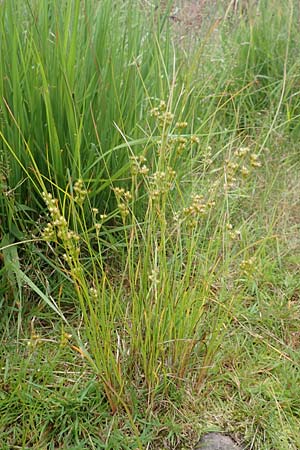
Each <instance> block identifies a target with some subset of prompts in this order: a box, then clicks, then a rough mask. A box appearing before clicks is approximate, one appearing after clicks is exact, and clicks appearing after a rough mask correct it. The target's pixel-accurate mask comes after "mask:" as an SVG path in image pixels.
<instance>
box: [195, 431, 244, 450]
mask: <svg viewBox="0 0 300 450" xmlns="http://www.w3.org/2000/svg"><path fill="white" fill-rule="evenodd" d="M195 450H242V449H241V447H238V446H237V445H236V444H235V443H234V441H233V440H232V439H231V438H230V437H229V436H225V435H224V434H222V433H208V434H205V435H204V436H203V437H202V438H201V439H200V441H199V442H198V444H197V446H196V447H195Z"/></svg>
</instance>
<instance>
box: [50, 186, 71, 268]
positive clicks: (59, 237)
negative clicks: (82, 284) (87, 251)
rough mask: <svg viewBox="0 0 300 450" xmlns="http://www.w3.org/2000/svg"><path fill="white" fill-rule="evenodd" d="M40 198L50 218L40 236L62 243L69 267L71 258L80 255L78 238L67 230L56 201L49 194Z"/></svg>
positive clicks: (66, 224)
mask: <svg viewBox="0 0 300 450" xmlns="http://www.w3.org/2000/svg"><path fill="white" fill-rule="evenodd" d="M42 196H43V199H44V201H45V203H46V205H47V208H48V211H49V214H50V217H51V222H48V224H47V225H46V227H45V228H44V231H43V233H42V236H43V238H44V239H45V240H46V241H52V242H60V243H62V244H63V246H64V248H65V249H66V253H65V254H64V255H63V257H64V259H65V260H66V261H67V262H68V263H69V264H70V265H71V263H72V259H73V257H75V256H78V255H79V253H80V247H79V241H80V237H79V235H78V234H77V233H75V231H72V230H69V228H68V223H67V221H66V219H65V217H64V216H63V215H62V214H61V212H60V209H59V206H58V200H57V199H56V198H53V197H52V194H51V193H49V192H47V193H46V192H43V194H42Z"/></svg>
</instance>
